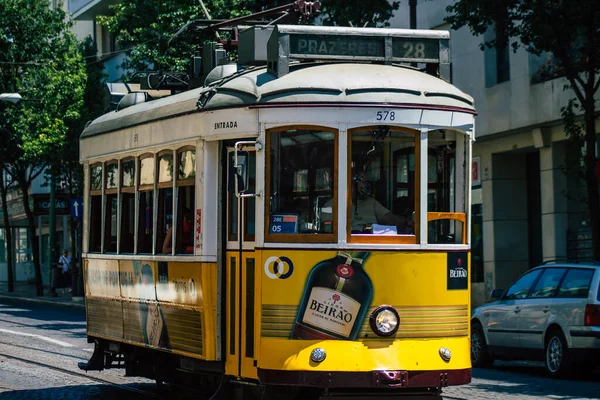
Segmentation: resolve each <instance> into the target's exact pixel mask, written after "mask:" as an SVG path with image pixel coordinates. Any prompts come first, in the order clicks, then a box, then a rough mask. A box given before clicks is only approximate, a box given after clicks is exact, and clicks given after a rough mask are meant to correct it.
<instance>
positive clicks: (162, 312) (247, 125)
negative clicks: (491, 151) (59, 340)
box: [81, 25, 475, 398]
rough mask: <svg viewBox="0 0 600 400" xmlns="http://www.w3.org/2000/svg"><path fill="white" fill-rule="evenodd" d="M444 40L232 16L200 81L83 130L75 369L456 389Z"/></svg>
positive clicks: (463, 307)
mask: <svg viewBox="0 0 600 400" xmlns="http://www.w3.org/2000/svg"><path fill="white" fill-rule="evenodd" d="M448 41H449V33H448V32H445V31H423V30H417V31H415V30H397V29H369V28H362V29H360V28H335V27H314V26H288V25H276V26H271V27H249V28H247V29H246V30H244V31H243V32H241V33H240V38H239V49H240V51H239V62H238V63H237V64H234V63H221V64H219V65H216V66H215V67H214V69H212V70H211V71H210V73H208V74H207V78H206V81H205V83H204V86H202V87H199V88H196V89H191V90H188V91H185V92H182V93H179V94H176V95H172V96H168V97H166V98H161V99H158V100H153V101H145V102H142V103H141V104H136V105H132V106H130V107H127V105H128V104H133V103H135V101H131V99H130V98H129V97H130V96H137V97H136V98H137V99H140V94H135V93H132V94H130V95H127V96H126V97H125V98H124V99H123V100H122V101H121V103H120V109H118V110H117V111H114V112H110V113H107V114H105V115H103V116H102V117H100V118H98V119H96V120H95V121H93V122H92V123H91V124H89V126H88V127H87V128H86V129H85V131H84V132H83V133H82V136H81V162H82V163H83V165H84V170H85V200H84V204H85V210H84V211H85V216H86V218H85V222H84V237H85V240H84V277H85V281H84V283H85V296H86V308H87V334H88V338H89V341H90V342H94V343H95V352H94V355H93V356H92V358H91V359H90V361H89V362H88V363H86V364H83V365H81V367H82V368H84V369H88V370H102V369H104V368H115V367H122V368H125V370H126V374H127V375H132V376H133V375H139V376H146V377H149V378H153V379H156V380H157V381H159V382H172V383H178V384H186V383H190V382H193V383H196V384H199V385H200V384H201V385H204V390H213V389H216V386H217V385H218V384H219V383H220V386H219V387H220V388H221V389H220V390H223V388H224V387H228V386H231V385H234V384H236V383H246V384H248V385H255V386H256V387H259V388H267V389H268V391H267V392H265V394H264V398H269V396H268V393H273V396H275V394H277V393H288V394H289V393H292V394H293V393H302V395H299V394H298V396H299V398H308V397H307V396H308V394H311V395H315V396H319V395H321V396H334V395H336V393H337V394H339V393H342V392H344V393H347V392H348V391H350V392H353V393H355V394H356V393H362V394H364V397H365V398H372V397H374V396H378V395H380V396H382V397H385V396H399V395H404V394H415V393H420V394H425V395H439V393H440V390H441V388H443V387H445V386H448V385H461V384H466V383H469V382H470V380H471V363H470V346H469V339H470V330H469V312H470V279H469V271H470V262H469V249H470V247H469V235H468V229H469V225H470V215H469V210H470V190H469V189H470V186H471V183H470V179H471V174H470V173H469V171H470V168H469V166H470V165H471V143H472V141H473V139H474V115H475V110H474V105H473V101H472V98H471V97H470V96H468V95H466V94H464V93H463V92H462V91H460V90H458V89H457V88H456V87H454V86H452V85H451V84H450V83H448V81H447V79H448V75H449V64H448V60H449V54H448V52H449V49H448ZM402 63H411V65H412V66H407V65H401V64H402ZM207 72H208V71H207ZM427 72H429V73H427ZM440 76H441V78H440ZM442 78H445V79H442ZM246 386H247V385H246ZM296 389H298V390H296ZM304 389H306V390H304ZM301 390H302V391H301ZM270 391H272V392H270ZM290 398H291V397H290Z"/></svg>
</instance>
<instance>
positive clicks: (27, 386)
mask: <svg viewBox="0 0 600 400" xmlns="http://www.w3.org/2000/svg"><path fill="white" fill-rule="evenodd" d="M92 350H93V345H92V344H89V343H87V339H86V334H85V311H84V310H83V308H73V307H63V306H58V305H49V304H42V303H30V302H24V301H21V300H18V299H10V300H5V299H0V400H5V399H15V400H21V399H27V400H36V399H51V400H62V399H65V400H79V399H108V398H110V399H114V400H121V399H122V400H136V399H142V398H144V399H146V398H152V397H154V398H165V394H160V393H159V392H157V390H156V387H155V384H154V382H152V381H149V380H147V379H143V378H129V377H124V376H123V371H122V370H105V371H102V372H89V373H82V371H80V370H79V369H78V368H77V363H78V362H81V361H87V360H88V359H89V357H90V356H91V354H92ZM32 362H33V363H32ZM98 379H100V381H99V380H98ZM166 397H167V398H169V396H166ZM443 397H444V399H448V400H450V399H469V400H470V399H474V400H479V399H481V400H484V399H485V400H490V399H498V400H504V399H506V400H513V399H514V400H516V399H520V400H531V399H549V398H550V399H557V400H561V399H564V400H574V399H600V372H598V371H597V372H596V373H595V374H594V375H593V376H592V377H591V378H589V379H586V380H554V379H550V378H547V377H546V376H545V374H544V370H543V368H542V367H541V366H540V365H539V364H528V363H507V362H496V363H495V364H494V367H492V368H490V369H474V370H473V381H472V383H471V384H470V385H465V386H461V387H451V388H447V389H445V390H444V393H443ZM171 398H172V396H171Z"/></svg>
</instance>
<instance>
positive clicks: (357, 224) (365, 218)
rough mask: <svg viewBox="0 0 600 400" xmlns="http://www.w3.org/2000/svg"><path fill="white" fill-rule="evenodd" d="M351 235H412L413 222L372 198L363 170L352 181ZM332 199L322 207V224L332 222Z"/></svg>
mask: <svg viewBox="0 0 600 400" xmlns="http://www.w3.org/2000/svg"><path fill="white" fill-rule="evenodd" d="M351 186H352V211H351V214H352V226H351V233H353V234H362V233H374V234H406V233H412V229H413V222H412V221H411V220H409V219H408V218H406V217H405V216H403V215H397V214H394V213H393V212H392V211H390V210H388V209H387V208H386V207H384V206H383V205H382V204H381V203H380V202H379V201H377V200H376V199H375V198H374V197H373V189H372V183H371V182H370V181H369V178H368V175H367V173H366V172H365V171H364V170H363V169H358V170H357V173H356V174H354V175H353V179H352V185H351ZM330 210H333V199H331V200H329V201H328V202H327V203H325V205H324V206H323V209H322V211H321V218H322V221H323V222H326V221H332V220H333V215H332V214H331V211H330Z"/></svg>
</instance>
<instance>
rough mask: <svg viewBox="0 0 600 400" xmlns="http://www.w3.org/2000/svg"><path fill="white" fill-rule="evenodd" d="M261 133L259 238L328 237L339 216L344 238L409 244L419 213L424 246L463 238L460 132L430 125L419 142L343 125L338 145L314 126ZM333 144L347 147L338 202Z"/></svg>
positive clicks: (397, 133)
mask: <svg viewBox="0 0 600 400" xmlns="http://www.w3.org/2000/svg"><path fill="white" fill-rule="evenodd" d="M267 137H268V143H269V145H268V146H269V155H268V163H267V165H268V170H269V174H268V178H267V180H268V182H267V183H268V188H267V193H269V195H268V200H269V201H268V209H267V221H268V225H267V229H268V231H267V232H266V239H267V241H292V242H293V241H302V240H305V239H306V240H312V239H314V240H313V241H322V242H328V241H335V240H336V227H337V224H338V223H337V221H338V220H339V219H340V218H342V217H345V219H346V231H347V234H348V235H349V236H350V239H351V240H352V241H361V240H366V241H369V238H372V237H373V236H384V237H387V238H388V239H384V240H385V241H386V242H390V243H393V242H398V243H416V242H417V238H416V236H417V234H418V231H419V230H418V224H419V220H420V219H419V214H420V213H425V217H426V218H425V221H427V227H426V228H425V230H426V232H427V234H426V235H425V236H426V238H427V239H426V240H427V242H428V243H432V244H458V243H465V238H464V237H463V225H464V224H465V223H466V214H465V199H466V197H465V194H466V177H465V172H466V171H465V168H464V165H465V147H464V146H465V136H464V134H463V133H458V132H455V131H447V130H433V131H429V132H428V133H427V140H426V141H423V140H422V138H421V131H419V130H415V129H408V128H400V127H392V126H385V125H380V126H367V127H362V128H356V129H351V130H349V131H348V142H347V144H346V143H342V144H341V145H338V144H337V143H336V138H337V137H338V134H337V132H335V131H328V130H321V129H308V128H306V129H285V130H278V131H270V132H269V133H268V135H267ZM424 143H427V149H421V144H424ZM336 149H339V151H344V149H345V150H346V152H347V157H346V159H347V165H346V168H345V169H346V170H347V173H348V175H347V182H348V186H347V189H346V194H345V197H346V201H345V202H344V201H342V203H338V201H337V198H338V195H339V193H338V190H337V188H338V183H337V182H338V180H339V179H344V178H345V177H341V176H339V177H338V173H337V172H338V171H340V170H342V166H341V165H338V160H337V153H338V151H336ZM421 159H423V161H421ZM424 169H426V172H425V171H424ZM422 170H423V172H422V174H421V171H422ZM421 199H424V200H423V201H421ZM339 204H345V208H344V209H338V205H339ZM286 234H288V235H289V234H292V236H286ZM327 235H329V236H327ZM315 237H318V239H316V238H315ZM394 237H395V238H397V239H393V238H394Z"/></svg>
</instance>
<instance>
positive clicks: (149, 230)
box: [137, 155, 155, 254]
mask: <svg viewBox="0 0 600 400" xmlns="http://www.w3.org/2000/svg"><path fill="white" fill-rule="evenodd" d="M139 169H140V178H139V179H140V181H139V188H138V190H139V194H138V195H139V205H138V236H137V252H138V253H141V254H152V234H153V232H154V173H155V171H154V156H153V155H147V156H144V157H141V158H140V162H139Z"/></svg>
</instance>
